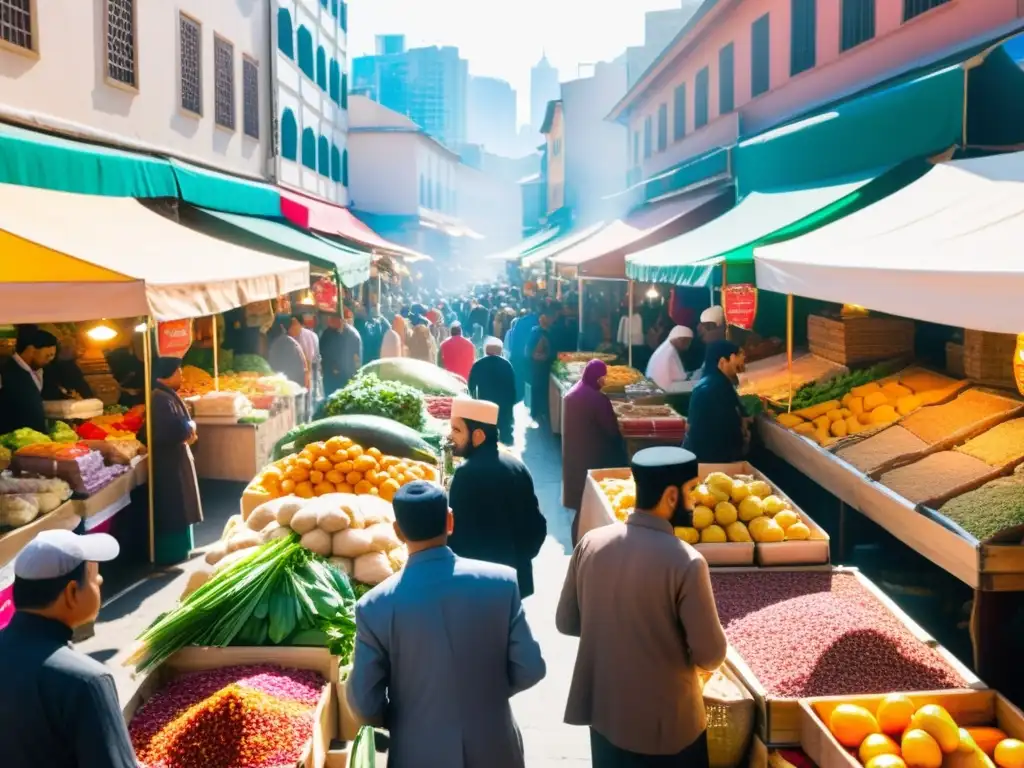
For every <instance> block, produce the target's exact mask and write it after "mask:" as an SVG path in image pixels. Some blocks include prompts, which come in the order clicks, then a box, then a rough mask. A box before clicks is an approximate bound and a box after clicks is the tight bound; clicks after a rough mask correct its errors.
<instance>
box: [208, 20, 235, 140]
mask: <svg viewBox="0 0 1024 768" xmlns="http://www.w3.org/2000/svg"><path fill="white" fill-rule="evenodd" d="M213 95H214V102H213V119H214V121H215V122H216V123H217V125H219V126H221V127H222V128H230V129H231V130H232V131H233V130H235V46H233V45H232V44H231V43H229V42H228V41H227V40H225V39H224V38H223V37H214V38H213Z"/></svg>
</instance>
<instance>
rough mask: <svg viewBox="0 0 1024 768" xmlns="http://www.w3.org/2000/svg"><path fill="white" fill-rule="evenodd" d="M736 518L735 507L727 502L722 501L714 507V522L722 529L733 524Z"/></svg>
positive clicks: (737, 514)
mask: <svg viewBox="0 0 1024 768" xmlns="http://www.w3.org/2000/svg"><path fill="white" fill-rule="evenodd" d="M738 516H739V513H737V512H736V507H734V506H733V505H732V504H730V503H729V502H728V501H723V502H722V503H721V504H718V505H716V506H715V522H716V523H718V524H719V525H721V526H722V527H725V526H727V525H729V524H731V523H735V522H736V518H737V517H738Z"/></svg>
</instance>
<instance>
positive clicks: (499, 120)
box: [467, 76, 518, 157]
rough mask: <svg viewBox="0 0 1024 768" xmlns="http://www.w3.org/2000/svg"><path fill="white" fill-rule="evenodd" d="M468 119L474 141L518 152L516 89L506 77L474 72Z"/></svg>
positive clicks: (505, 153)
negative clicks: (488, 75) (500, 78)
mask: <svg viewBox="0 0 1024 768" xmlns="http://www.w3.org/2000/svg"><path fill="white" fill-rule="evenodd" d="M467 123H468V125H467V135H468V141H469V143H470V144H480V145H482V146H483V147H484V148H485V149H486V150H487V151H488V152H493V153H494V154H497V155H503V156H505V157H515V156H516V155H517V154H518V153H517V152H516V147H517V144H518V137H517V135H516V92H515V91H514V90H513V89H512V86H511V85H509V84H508V83H507V82H505V81H504V80H499V79H498V78H496V77H476V76H470V78H469V107H468V117H467Z"/></svg>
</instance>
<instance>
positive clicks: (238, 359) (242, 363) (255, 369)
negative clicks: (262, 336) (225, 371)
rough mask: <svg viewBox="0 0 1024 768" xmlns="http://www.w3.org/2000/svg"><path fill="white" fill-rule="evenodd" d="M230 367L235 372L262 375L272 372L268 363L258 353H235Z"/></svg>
mask: <svg viewBox="0 0 1024 768" xmlns="http://www.w3.org/2000/svg"><path fill="white" fill-rule="evenodd" d="M231 369H232V370H233V371H235V372H236V373H259V374H262V375H264V376H269V375H271V374H272V373H273V372H274V370H273V368H271V367H270V363H268V362H267V361H266V360H264V359H263V358H262V357H260V356H259V355H250V354H241V355H235V361H234V363H233V364H232V366H231Z"/></svg>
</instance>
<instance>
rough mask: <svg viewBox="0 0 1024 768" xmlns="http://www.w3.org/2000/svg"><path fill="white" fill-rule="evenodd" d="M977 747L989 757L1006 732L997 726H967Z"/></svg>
mask: <svg viewBox="0 0 1024 768" xmlns="http://www.w3.org/2000/svg"><path fill="white" fill-rule="evenodd" d="M966 730H967V732H968V733H969V734H970V735H971V738H972V739H974V743H975V744H977V745H978V748H979V749H980V750H981V751H982V752H984V753H985V754H986V755H988V756H989V757H991V756H992V754H993V753H994V752H995V751H996V745H998V744H999V742H1001V741H1002V740H1003V739H1005V738H1006V733H1005V732H1004V731H1001V730H999V729H998V728H967V729H966Z"/></svg>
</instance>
